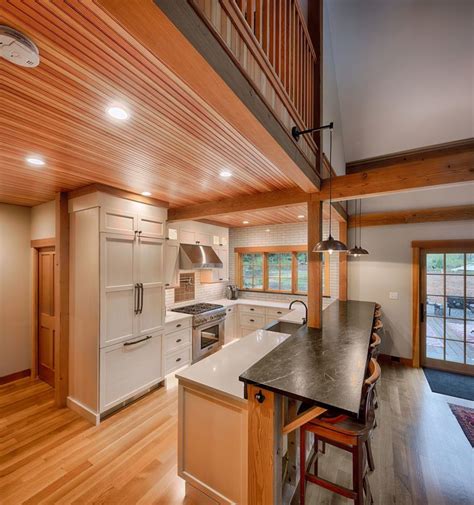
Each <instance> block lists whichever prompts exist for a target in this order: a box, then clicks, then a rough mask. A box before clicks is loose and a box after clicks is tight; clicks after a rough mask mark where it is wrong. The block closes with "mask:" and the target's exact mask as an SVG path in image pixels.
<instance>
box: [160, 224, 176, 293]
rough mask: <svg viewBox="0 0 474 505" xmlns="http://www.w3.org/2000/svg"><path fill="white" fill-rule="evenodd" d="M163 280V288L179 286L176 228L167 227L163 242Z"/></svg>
mask: <svg viewBox="0 0 474 505" xmlns="http://www.w3.org/2000/svg"><path fill="white" fill-rule="evenodd" d="M163 280H164V283H165V288H174V287H178V286H179V241H178V230H177V228H168V237H167V239H166V242H165V257H164V263H163Z"/></svg>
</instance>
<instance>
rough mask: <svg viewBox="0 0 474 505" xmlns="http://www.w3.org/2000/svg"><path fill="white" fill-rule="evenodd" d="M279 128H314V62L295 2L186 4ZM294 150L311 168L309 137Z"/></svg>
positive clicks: (208, 0) (200, 0)
mask: <svg viewBox="0 0 474 505" xmlns="http://www.w3.org/2000/svg"><path fill="white" fill-rule="evenodd" d="M188 1H189V2H190V4H191V5H192V6H193V7H194V8H195V10H196V11H197V12H198V13H199V14H200V15H201V17H202V18H203V19H204V20H205V21H206V23H207V25H208V26H209V27H210V28H211V30H212V31H213V32H214V35H216V36H217V37H218V39H219V41H220V42H221V44H222V45H223V46H224V48H225V49H226V50H227V52H228V53H229V54H230V55H231V56H232V58H233V59H234V61H235V62H236V64H237V65H238V66H239V67H240V70H241V71H242V72H243V73H244V74H245V75H246V77H247V79H248V80H249V81H250V82H251V83H252V85H253V86H254V88H255V89H256V90H257V91H258V92H259V94H260V96H261V97H262V98H263V99H264V100H265V101H266V103H267V105H268V106H269V107H270V109H271V110H272V112H273V114H274V115H275V117H276V118H277V119H278V120H279V121H280V123H281V124H282V126H283V127H285V128H287V129H288V131H290V130H291V127H292V126H293V125H295V124H296V125H298V127H300V128H303V129H306V128H312V127H313V126H314V119H315V118H314V115H315V83H316V79H317V77H316V71H317V66H316V64H317V56H316V51H315V49H314V47H313V44H312V41H311V37H310V34H309V32H308V29H307V26H306V22H305V20H304V17H303V13H302V12H301V9H300V6H299V2H298V0H188ZM299 147H300V149H301V150H302V151H303V153H304V154H305V155H306V157H307V158H308V159H309V160H310V161H312V162H314V159H315V153H316V145H315V143H314V141H313V139H312V138H311V137H310V136H307V137H306V138H304V139H301V140H300V142H299Z"/></svg>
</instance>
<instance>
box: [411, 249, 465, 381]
mask: <svg viewBox="0 0 474 505" xmlns="http://www.w3.org/2000/svg"><path fill="white" fill-rule="evenodd" d="M420 312H421V364H422V366H426V367H431V368H438V369H442V370H448V371H453V372H461V373H466V374H469V375H474V253H473V252H471V251H451V250H450V251H443V250H423V251H422V274H421V311H420Z"/></svg>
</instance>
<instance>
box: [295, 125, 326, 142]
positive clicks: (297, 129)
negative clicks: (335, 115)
mask: <svg viewBox="0 0 474 505" xmlns="http://www.w3.org/2000/svg"><path fill="white" fill-rule="evenodd" d="M333 128H334V123H333V122H332V121H331V122H330V123H329V124H326V125H324V126H318V127H317V128H310V129H309V130H300V129H299V128H298V127H297V126H293V128H292V129H291V135H293V138H294V139H295V140H296V142H298V140H299V139H300V135H306V134H307V133H312V132H319V131H321V130H328V129H329V130H332V129H333Z"/></svg>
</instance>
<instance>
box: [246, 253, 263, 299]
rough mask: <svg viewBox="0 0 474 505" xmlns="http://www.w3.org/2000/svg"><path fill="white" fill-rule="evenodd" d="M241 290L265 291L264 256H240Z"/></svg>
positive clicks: (256, 254)
mask: <svg viewBox="0 0 474 505" xmlns="http://www.w3.org/2000/svg"><path fill="white" fill-rule="evenodd" d="M240 264H241V280H242V282H241V286H240V288H241V289H249V290H253V289H259V290H263V254H258V253H254V254H252V253H250V254H242V255H241V256H240Z"/></svg>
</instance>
